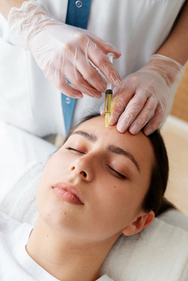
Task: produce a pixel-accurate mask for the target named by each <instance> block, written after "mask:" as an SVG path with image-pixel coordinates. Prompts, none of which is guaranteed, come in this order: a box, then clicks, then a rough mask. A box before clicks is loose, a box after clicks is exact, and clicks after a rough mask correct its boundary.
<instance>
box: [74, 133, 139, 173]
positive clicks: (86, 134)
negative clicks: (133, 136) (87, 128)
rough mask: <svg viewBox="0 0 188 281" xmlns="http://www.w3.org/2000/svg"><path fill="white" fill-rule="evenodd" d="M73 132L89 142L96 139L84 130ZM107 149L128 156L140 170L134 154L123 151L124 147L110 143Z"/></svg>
mask: <svg viewBox="0 0 188 281" xmlns="http://www.w3.org/2000/svg"><path fill="white" fill-rule="evenodd" d="M75 134H76V135H81V136H83V137H85V138H86V139H88V140H89V141H91V142H96V141H97V136H95V135H93V134H90V133H87V132H84V131H75V132H73V133H72V135H75ZM107 150H108V151H109V152H112V153H115V154H119V155H123V156H125V157H126V158H129V159H130V160H131V161H132V163H133V164H134V165H135V166H136V169H137V170H138V172H140V167H139V165H138V162H137V161H136V159H135V158H134V156H133V155H132V154H131V153H130V152H128V151H125V150H124V149H122V148H120V147H118V146H116V145H112V144H111V145H108V146H107Z"/></svg>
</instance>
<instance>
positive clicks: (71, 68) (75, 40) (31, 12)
mask: <svg viewBox="0 0 188 281" xmlns="http://www.w3.org/2000/svg"><path fill="white" fill-rule="evenodd" d="M8 21H9V27H10V34H11V42H12V43H13V44H15V45H18V46H21V47H26V48H27V47H28V48H29V50H30V51H31V53H32V55H33V57H34V59H35V60H36V62H37V64H38V65H39V67H40V68H41V69H42V70H43V72H44V73H45V75H46V76H47V77H48V78H49V79H50V80H51V81H52V82H53V83H54V84H55V86H56V87H57V88H58V89H59V90H60V91H62V92H63V93H64V94H65V95H67V96H70V97H74V98H81V97H82V93H84V94H87V95H88V96H91V97H96V98H100V97H101V92H104V91H105V89H106V81H105V80H104V78H102V76H101V75H100V74H99V72H98V71H97V70H96V68H95V67H94V66H96V67H97V68H98V69H99V70H100V71H101V73H103V74H104V76H106V78H107V79H108V80H109V81H110V82H111V83H112V84H113V85H114V86H116V87H121V85H122V81H121V78H120V76H119V74H118V72H117V70H116V69H115V67H114V66H113V65H112V64H111V63H110V62H109V59H108V57H107V54H108V53H114V54H115V58H118V57H119V56H120V53H119V51H118V50H117V49H116V48H115V47H113V46H112V45H110V44H108V43H106V42H104V41H103V40H101V39H100V38H98V37H96V36H94V35H93V34H92V33H90V32H88V31H86V30H83V29H80V28H75V27H72V26H69V25H67V24H64V23H61V22H59V21H57V20H55V19H54V18H52V17H51V16H50V15H49V14H48V12H47V9H46V7H45V5H44V4H42V3H40V2H39V1H28V2H24V3H23V5H22V7H21V8H20V9H17V8H12V9H11V11H10V13H9V17H8ZM90 62H91V63H92V64H94V66H93V65H92V64H91V63H90ZM67 80H68V81H69V82H70V83H71V85H70V84H68V83H67ZM72 86H73V87H72Z"/></svg>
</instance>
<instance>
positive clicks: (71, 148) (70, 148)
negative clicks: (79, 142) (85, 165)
mask: <svg viewBox="0 0 188 281" xmlns="http://www.w3.org/2000/svg"><path fill="white" fill-rule="evenodd" d="M66 149H67V150H73V151H75V152H78V153H81V154H84V152H82V151H80V150H78V149H75V148H73V147H66Z"/></svg>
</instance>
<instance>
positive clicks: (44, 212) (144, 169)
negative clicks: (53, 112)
mask: <svg viewBox="0 0 188 281" xmlns="http://www.w3.org/2000/svg"><path fill="white" fill-rule="evenodd" d="M153 164H154V154H153V148H152V145H151V143H150V140H149V139H148V138H147V137H146V136H145V135H144V134H143V133H142V132H139V133H138V134H137V135H136V136H133V135H131V134H130V133H129V132H126V133H124V134H121V133H119V132H118V131H117V129H116V127H115V126H112V127H111V126H110V127H108V128H105V126H104V117H102V116H99V117H95V118H93V119H91V120H88V121H86V122H84V123H82V124H81V125H79V126H78V127H77V128H76V129H75V131H74V133H73V134H72V135H71V136H70V137H69V138H68V140H67V141H66V143H65V144H64V145H63V146H62V147H61V149H59V150H58V151H57V152H56V153H55V154H54V155H53V156H52V157H51V159H50V160H49V161H48V163H47V165H46V167H45V169H44V172H43V175H42V177H41V180H40V183H39V186H38V191H37V207H38V211H39V217H38V220H37V223H36V225H35V227H34V230H33V231H32V233H31V236H30V238H29V241H28V244H27V246H26V249H27V252H28V254H29V255H30V256H31V257H32V258H33V259H34V260H35V261H36V262H37V263H38V264H39V265H40V266H42V267H43V268H44V269H45V270H46V271H48V272H49V273H50V274H51V275H53V276H54V277H56V278H57V279H59V280H62V281H63V280H66V281H75V280H77V281H79V280H80V281H83V280H84V281H93V280H96V279H97V278H99V270H100V267H101V264H102V262H103V261H104V259H105V257H106V255H107V254H108V252H109V250H110V249H111V247H112V245H113V244H114V242H115V241H116V240H117V238H118V237H119V236H120V235H121V234H122V233H123V234H124V235H133V234H135V233H138V232H139V231H141V230H142V229H143V228H144V227H146V226H147V225H149V224H150V223H151V222H152V220H153V218H154V213H153V211H150V213H146V212H144V211H143V210H142V209H141V204H142V202H143V199H144V196H145V194H146V192H147V190H148V187H149V183H150V176H151V170H152V166H153Z"/></svg>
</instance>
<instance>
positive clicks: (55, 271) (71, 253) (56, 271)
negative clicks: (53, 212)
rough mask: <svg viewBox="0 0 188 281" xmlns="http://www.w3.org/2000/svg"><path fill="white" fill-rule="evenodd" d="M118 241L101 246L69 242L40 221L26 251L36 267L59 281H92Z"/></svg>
mask: <svg viewBox="0 0 188 281" xmlns="http://www.w3.org/2000/svg"><path fill="white" fill-rule="evenodd" d="M116 239H117V237H113V238H110V239H109V240H108V241H102V242H88V241H87V242H84V241H83V239H82V241H79V239H71V238H70V236H69V237H68V238H67V235H64V233H61V235H60V234H59V233H56V232H53V231H52V230H51V229H50V228H49V227H48V226H47V225H46V224H45V223H44V222H43V221H42V220H40V218H39V219H38V220H37V223H36V225H35V227H34V229H33V231H32V233H31V236H30V238H29V241H28V243H27V246H26V249H27V252H28V254H29V255H30V256H31V258H32V259H33V260H35V262H36V263H38V264H39V265H40V266H41V267H42V268H44V269H45V270H46V271H47V272H48V273H50V274H51V275H52V276H54V277H55V278H57V279H58V280H61V281H64V280H66V281H73V280H74V281H75V280H77V281H83V280H84V281H94V280H96V279H98V278H99V271H100V267H101V265H102V263H103V261H104V259H105V257H106V255H107V254H108V252H109V250H110V248H111V247H112V245H113V244H114V242H115V241H116Z"/></svg>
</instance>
